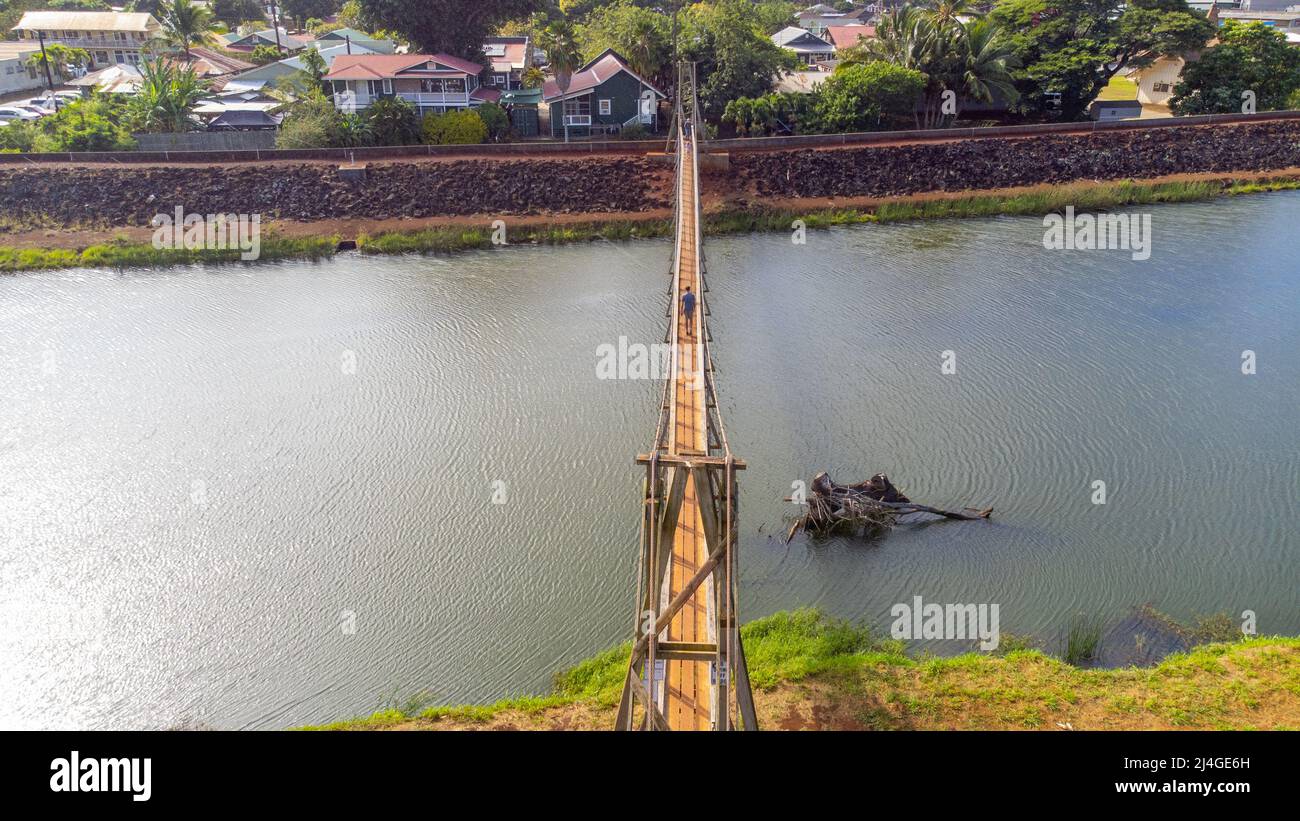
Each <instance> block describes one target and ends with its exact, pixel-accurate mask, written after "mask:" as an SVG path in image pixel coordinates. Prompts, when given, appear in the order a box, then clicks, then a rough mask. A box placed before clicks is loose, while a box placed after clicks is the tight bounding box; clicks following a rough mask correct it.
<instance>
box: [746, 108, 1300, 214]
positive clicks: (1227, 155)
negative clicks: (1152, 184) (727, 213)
mask: <svg viewBox="0 0 1300 821" xmlns="http://www.w3.org/2000/svg"><path fill="white" fill-rule="evenodd" d="M1292 166H1300V121H1279V122H1268V123H1252V124H1248V125H1220V126H1197V127H1186V128H1162V129H1153V130H1149V131H1106V132H1098V133H1095V134H1087V135H1068V136H1038V137H1025V138H1019V139H983V140H958V141H952V142H940V143H924V144H917V145H898V146H878V147H864V148H843V149H835V150H823V151H809V150H799V151H773V152H765V153H748V154H746V153H737V154H734V155H733V156H732V158H731V167H732V174H733V175H737V176H738V182H740V183H742V184H743V185H744V186H745V187H747V188H749V189H750V190H753V191H755V192H757V193H758V194H760V195H762V196H767V197H789V198H797V197H888V196H899V195H905V194H919V193H922V192H926V191H964V190H968V189H981V188H985V189H987V188H1010V187H1014V186H1022V185H1035V184H1039V183H1065V182H1072V181H1076V180H1115V179H1125V178H1128V177H1136V178H1143V177H1159V176H1165V175H1168V174H1182V173H1194V172H1234V171H1269V170H1274V169H1281V168H1288V167H1292Z"/></svg>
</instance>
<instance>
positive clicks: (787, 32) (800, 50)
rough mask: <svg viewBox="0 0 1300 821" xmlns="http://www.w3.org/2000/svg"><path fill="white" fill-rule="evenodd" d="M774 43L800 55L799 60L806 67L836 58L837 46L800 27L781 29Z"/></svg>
mask: <svg viewBox="0 0 1300 821" xmlns="http://www.w3.org/2000/svg"><path fill="white" fill-rule="evenodd" d="M772 42H773V43H776V44H777V45H778V46H780V47H781V48H783V49H786V50H787V51H793V52H794V53H795V54H797V55H799V59H800V60H802V61H803V62H804V64H805V65H810V66H811V65H815V64H816V63H820V62H823V61H825V60H830V59H832V58H834V57H835V46H834V45H832V44H831V43H830V41H828V40H823V39H822V38H820V37H818V36H817V35H816V34H813V33H812V32H811V31H806V30H804V29H801V28H799V27H798V26H786V27H785V28H783V29H781V30H780V31H778V32H777V33H776V34H773V35H772Z"/></svg>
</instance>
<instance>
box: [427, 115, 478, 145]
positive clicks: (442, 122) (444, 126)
mask: <svg viewBox="0 0 1300 821" xmlns="http://www.w3.org/2000/svg"><path fill="white" fill-rule="evenodd" d="M423 132H424V141H425V142H426V143H428V144H429V145H474V144H476V143H481V142H484V141H485V140H487V136H488V127H487V123H485V122H483V118H482V117H480V116H479V115H478V112H475V111H470V110H469V109H461V110H458V111H448V112H447V113H446V114H426V115H425V117H424V127H423Z"/></svg>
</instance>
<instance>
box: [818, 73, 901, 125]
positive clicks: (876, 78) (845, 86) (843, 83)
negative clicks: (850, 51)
mask: <svg viewBox="0 0 1300 821" xmlns="http://www.w3.org/2000/svg"><path fill="white" fill-rule="evenodd" d="M925 85H926V78H925V75H924V74H922V73H921V72H919V71H917V70H916V69H913V68H904V67H902V66H898V65H894V64H892V63H884V62H872V63H850V64H847V65H842V66H840V67H839V68H837V69H836V70H835V73H834V74H833V75H832V76H831V78H830V79H829V80H827V81H826V82H825V83H823V84H822V85H821V87H820V88H818V89H817V93H816V108H815V113H816V125H817V128H818V129H819V130H821V131H823V132H845V131H871V130H874V129H879V128H881V127H882V126H886V127H892V126H894V125H896V124H897V123H898V122H899V120H902V119H904V118H908V119H910V118H911V117H912V114H913V111H914V110H915V107H916V103H917V100H918V99H920V97H921V94H922V93H923V92H924V91H925Z"/></svg>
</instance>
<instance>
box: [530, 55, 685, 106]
mask: <svg viewBox="0 0 1300 821" xmlns="http://www.w3.org/2000/svg"><path fill="white" fill-rule="evenodd" d="M620 71H626V72H627V73H628V74H631V75H632V76H633V77H636V78H637V79H638V80H640V81H641V82H642V83H643V84H644V85H645V86H646V87H647V88H650V89H652V90H653V91H654V93H655V94H658V95H659V96H660V97H663V96H664V93H663V92H662V91H660V90H659V89H657V88H655V87H654V86H652V85H650V83H648V82H646V81H645V80H644V79H643V78H642V77H640V76H639V75H638V74H637V73H636V72H635V71H633V70H632V69H631V68H629V67H628V65H627V61H626V60H624V59H623V58H622V57H620V56H619V54H618V52H616V51H614V50H613V49H606V50H605V53H604V54H602V55H600V56H599V57H597V58H596V59H595V60H592V61H591V62H590V63H587V65H585V66H583V67H582V69H581V70H580V71H577V72H575V73H574V75H573V76H572V77H570V78H569V88H568V89H567V90H566V91H564V92H563V93H561V92H560V85H559V83H557V82H556V81H555V79H554V78H551V79H548V80H547V81H546V84H545V85H543V86H542V96H543V98H545V99H546V100H548V101H549V100H556V99H559V98H560V97H572V96H573V95H575V94H581V93H583V92H585V91H590V90H591V89H593V88H595V87H596V86H599V85H601V84H602V83H604V82H605V81H607V80H608V79H609V78H610V77H613V76H614V75H615V74H618V73H619V72H620Z"/></svg>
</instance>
